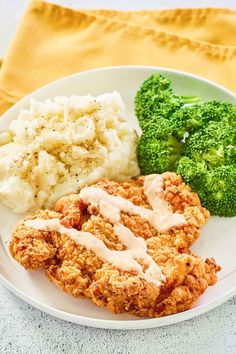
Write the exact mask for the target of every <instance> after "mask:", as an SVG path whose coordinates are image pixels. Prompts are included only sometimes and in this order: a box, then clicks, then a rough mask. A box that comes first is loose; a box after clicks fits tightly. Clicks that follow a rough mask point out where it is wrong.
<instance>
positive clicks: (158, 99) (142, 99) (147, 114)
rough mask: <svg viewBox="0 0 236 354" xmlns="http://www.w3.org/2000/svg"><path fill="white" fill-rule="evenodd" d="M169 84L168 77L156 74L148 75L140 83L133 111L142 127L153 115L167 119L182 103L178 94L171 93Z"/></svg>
mask: <svg viewBox="0 0 236 354" xmlns="http://www.w3.org/2000/svg"><path fill="white" fill-rule="evenodd" d="M170 86H171V81H170V80H169V79H167V78H165V77H163V76H162V75H157V74H154V75H152V76H150V77H149V78H148V79H147V80H145V81H144V82H143V84H142V85H141V87H140V89H139V91H138V92H137V93H136V96H135V112H136V115H137V117H138V120H139V124H140V126H141V128H142V129H143V128H144V127H145V125H146V124H147V123H148V121H149V119H150V118H152V117H153V115H156V116H157V117H158V116H160V117H162V118H167V119H168V118H169V117H170V115H171V114H172V113H173V112H174V111H175V110H176V109H178V108H180V107H181V106H182V105H183V104H184V101H183V99H182V98H181V97H180V96H175V95H174V94H173V91H172V89H171V87H170Z"/></svg>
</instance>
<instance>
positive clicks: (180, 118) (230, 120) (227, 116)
mask: <svg viewBox="0 0 236 354" xmlns="http://www.w3.org/2000/svg"><path fill="white" fill-rule="evenodd" d="M170 119H171V121H172V124H174V125H175V132H174V134H175V136H176V137H178V138H181V137H183V135H184V133H185V132H188V133H191V132H194V131H196V130H198V129H199V128H201V127H204V126H206V125H207V124H208V123H209V122H211V121H215V122H224V123H225V124H229V125H230V126H232V127H236V106H234V105H233V104H231V103H228V102H220V101H209V102H203V103H197V104H193V105H191V106H184V107H182V108H181V109H178V110H176V111H175V112H174V114H173V115H172V116H171V118H170Z"/></svg>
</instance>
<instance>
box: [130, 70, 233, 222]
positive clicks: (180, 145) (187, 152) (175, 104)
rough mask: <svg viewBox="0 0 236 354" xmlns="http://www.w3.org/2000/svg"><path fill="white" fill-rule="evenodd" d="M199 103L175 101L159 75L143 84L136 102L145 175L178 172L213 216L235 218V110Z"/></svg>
mask: <svg viewBox="0 0 236 354" xmlns="http://www.w3.org/2000/svg"><path fill="white" fill-rule="evenodd" d="M198 100H199V98H198V97H184V96H176V95H174V93H173V91H172V89H171V82H170V80H168V79H166V78H164V77H162V76H161V75H152V76H151V77H149V78H148V79H147V80H146V81H145V82H144V83H143V84H142V86H141V88H140V89H139V91H138V92H137V95H136V97H135V110H136V115H137V117H138V120H139V123H140V126H141V128H142V132H143V133H142V136H141V138H140V141H139V145H138V151H137V152H138V161H139V165H140V169H141V173H142V174H150V173H162V172H164V171H177V173H179V174H180V175H181V176H182V178H183V180H184V181H185V182H186V183H188V184H189V185H190V187H191V188H192V189H193V190H194V191H195V192H197V193H198V194H199V197H200V199H201V201H202V204H203V205H204V206H205V207H206V208H208V209H209V210H210V212H211V213H212V214H214V215H224V216H232V215H236V207H235V204H236V201H235V192H234V190H235V189H234V184H233V183H234V181H236V106H235V105H233V104H231V103H227V102H220V101H210V102H203V103H194V102H197V101H198ZM189 102H192V103H194V104H191V105H185V103H189Z"/></svg>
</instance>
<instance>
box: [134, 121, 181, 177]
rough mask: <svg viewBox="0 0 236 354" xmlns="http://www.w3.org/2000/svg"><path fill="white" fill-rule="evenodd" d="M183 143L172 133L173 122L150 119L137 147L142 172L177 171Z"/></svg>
mask: <svg viewBox="0 0 236 354" xmlns="http://www.w3.org/2000/svg"><path fill="white" fill-rule="evenodd" d="M182 145H183V143H182V142H181V141H178V140H177V139H176V138H175V137H174V136H173V135H172V127H171V124H169V122H168V121H167V120H166V119H164V118H160V119H159V120H158V121H155V120H154V119H153V120H152V121H150V122H149V124H148V126H147V127H146V129H145V130H144V132H143V134H142V136H141V138H140V141H139V145H138V149H137V154H138V160H139V167H140V169H141V171H142V174H145V175H146V174H150V173H152V172H153V171H154V170H155V171H156V170H158V172H160V173H162V172H165V171H175V170H176V161H177V160H178V159H179V157H180V152H181V147H182Z"/></svg>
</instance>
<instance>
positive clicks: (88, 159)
mask: <svg viewBox="0 0 236 354" xmlns="http://www.w3.org/2000/svg"><path fill="white" fill-rule="evenodd" d="M9 133H10V134H9ZM7 140H11V141H10V142H8V143H6V142H7ZM0 143H1V137H0ZM2 144H4V145H2V146H1V147H0V200H1V201H2V202H3V203H4V204H5V205H7V206H8V207H10V208H11V209H13V211H14V212H17V213H21V212H25V211H27V210H28V209H30V208H31V207H34V206H38V207H50V206H52V205H53V203H54V202H55V201H56V200H57V199H58V198H59V197H61V196H63V195H66V194H68V193H74V192H77V191H78V190H79V189H80V188H82V187H83V186H85V185H86V184H91V183H94V182H96V181H97V180H99V179H100V178H109V179H112V180H117V181H122V180H125V179H128V178H130V177H131V176H134V175H137V174H138V173H139V169H138V164H137V160H136V145H137V136H136V133H135V131H134V129H133V128H132V127H131V126H130V125H129V123H128V122H127V119H126V117H125V107H124V103H123V101H122V99H121V96H120V95H119V94H118V93H116V92H114V93H107V94H104V95H101V96H98V97H92V96H90V95H88V96H71V97H56V98H55V99H52V100H51V99H47V100H45V101H43V102H41V101H31V102H30V105H29V108H28V109H27V110H21V111H20V113H19V115H18V117H17V118H16V119H15V120H14V121H12V123H11V125H10V128H9V132H7V133H6V132H5V133H2Z"/></svg>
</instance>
